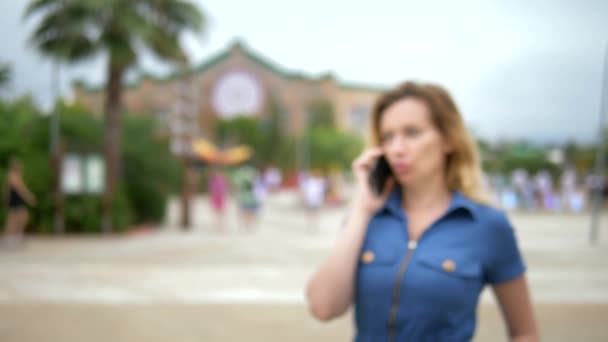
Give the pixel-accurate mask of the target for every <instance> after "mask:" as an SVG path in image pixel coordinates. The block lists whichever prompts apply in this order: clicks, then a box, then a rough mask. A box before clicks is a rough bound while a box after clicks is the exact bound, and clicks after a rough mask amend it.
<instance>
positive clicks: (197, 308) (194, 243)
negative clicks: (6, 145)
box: [0, 194, 608, 342]
mask: <svg viewBox="0 0 608 342" xmlns="http://www.w3.org/2000/svg"><path fill="white" fill-rule="evenodd" d="M195 212H196V217H195V228H194V229H193V230H192V231H190V232H187V233H184V232H181V231H180V230H178V229H177V228H176V227H175V224H174V222H176V217H175V215H176V213H177V210H176V208H175V205H172V207H171V210H170V215H169V217H168V222H167V223H166V226H165V227H164V228H162V229H160V230H159V231H157V232H154V233H151V234H138V235H129V236H122V237H104V238H99V237H64V238H60V239H57V238H48V237H46V238H43V237H38V238H32V239H31V240H30V241H29V243H28V246H27V248H26V249H25V250H23V251H19V252H10V253H9V252H6V251H4V252H0V341H3V342H4V341H15V342H17V341H19V342H27V341H94V342H95V341H240V340H245V339H246V340H247V341H260V342H261V341H345V340H348V339H349V338H350V337H351V336H352V324H351V317H350V316H345V317H344V318H342V319H340V320H337V321H335V322H332V323H330V324H320V323H317V322H315V321H314V320H312V319H311V318H310V317H309V315H308V314H307V312H306V307H305V305H304V299H303V287H304V285H305V283H306V280H307V278H308V277H309V275H310V273H311V272H312V270H313V269H314V267H315V266H316V265H317V264H318V262H320V260H321V259H322V258H323V257H324V256H325V255H326V253H327V251H328V249H329V248H330V247H331V245H332V243H333V240H334V239H335V236H336V230H337V227H339V224H340V221H341V219H342V217H343V215H344V211H343V210H342V209H330V210H326V211H325V212H324V213H323V215H322V216H321V217H320V220H319V232H318V233H316V234H311V233H310V231H311V227H310V226H309V224H308V221H307V220H306V217H305V216H304V213H303V212H302V211H301V210H299V209H298V207H297V206H296V201H295V199H294V198H293V197H292V196H290V195H289V194H285V195H282V196H277V197H274V198H272V199H270V201H269V203H268V204H267V206H266V208H265V211H263V212H262V216H261V218H260V222H259V224H258V227H257V230H256V231H254V232H252V233H245V232H242V231H240V232H239V231H238V229H237V227H238V221H237V220H236V219H235V215H234V214H235V213H234V208H233V207H230V211H229V213H228V214H229V215H230V217H231V219H230V220H229V225H228V226H229V227H228V229H227V231H226V232H224V233H219V232H216V231H214V230H213V229H212V228H211V226H212V224H211V222H212V219H211V216H210V215H209V211H208V207H207V205H206V202H205V201H204V200H203V199H201V200H200V201H199V202H198V203H197V205H196V209H195ZM511 217H512V219H513V222H514V224H515V226H516V227H517V228H518V235H519V239H520V243H521V246H522V249H523V251H524V254H525V257H526V260H527V263H528V265H529V269H530V272H529V278H530V283H531V287H532V293H533V297H534V301H535V308H536V310H537V315H538V317H539V321H540V325H541V329H542V333H543V337H544V340H546V341H573V340H576V341H606V340H608V326H606V318H607V317H608V272H607V271H608V229H605V228H604V229H603V230H602V231H601V232H600V237H601V240H600V242H599V244H598V245H597V246H595V247H589V245H588V242H587V236H588V234H587V233H588V225H589V218H588V217H587V216H584V215H566V214H562V215H551V214H513V215H511ZM603 222H608V217H604V219H603ZM606 225H608V223H607V224H606ZM479 318H480V320H479V325H478V330H477V337H476V340H477V341H496V340H504V333H503V330H504V327H503V324H502V320H501V319H500V315H499V313H498V311H497V309H496V306H495V304H494V301H493V299H492V296H491V295H490V293H489V292H488V293H484V296H483V300H482V305H481V307H480V311H479Z"/></svg>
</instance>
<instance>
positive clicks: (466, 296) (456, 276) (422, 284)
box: [411, 253, 483, 309]
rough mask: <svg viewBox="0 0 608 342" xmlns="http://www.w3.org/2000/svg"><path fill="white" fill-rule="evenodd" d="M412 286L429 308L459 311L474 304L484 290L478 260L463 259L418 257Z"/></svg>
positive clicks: (443, 255) (454, 257) (437, 256)
mask: <svg viewBox="0 0 608 342" xmlns="http://www.w3.org/2000/svg"><path fill="white" fill-rule="evenodd" d="M416 259H417V265H416V266H417V267H416V269H417V271H418V272H415V276H414V277H412V278H414V279H412V280H411V281H412V282H413V287H414V288H416V289H418V290H419V291H421V293H420V297H421V298H424V300H425V301H426V302H427V303H429V305H430V306H431V307H444V308H460V309H462V308H463V307H470V306H471V305H473V304H474V303H475V302H476V301H477V298H478V296H479V293H480V291H481V289H482V288H483V271H482V264H481V261H480V260H476V259H473V258H471V257H465V256H457V255H455V256H451V255H450V254H447V253H446V254H443V253H442V254H441V255H418V256H417V257H416Z"/></svg>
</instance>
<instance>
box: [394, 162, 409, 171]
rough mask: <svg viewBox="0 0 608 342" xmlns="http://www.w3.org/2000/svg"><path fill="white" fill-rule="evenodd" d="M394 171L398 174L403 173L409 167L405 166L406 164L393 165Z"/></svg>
mask: <svg viewBox="0 0 608 342" xmlns="http://www.w3.org/2000/svg"><path fill="white" fill-rule="evenodd" d="M393 169H394V170H395V172H397V173H402V172H405V171H407V170H408V169H409V165H407V164H404V163H395V164H393Z"/></svg>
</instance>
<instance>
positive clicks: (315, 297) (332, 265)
mask: <svg viewBox="0 0 608 342" xmlns="http://www.w3.org/2000/svg"><path fill="white" fill-rule="evenodd" d="M381 154H382V151H381V150H380V149H378V148H375V149H369V150H366V151H364V152H363V153H362V154H361V156H359V158H357V160H355V161H354V162H353V166H352V168H353V173H354V175H355V178H356V183H357V191H356V195H355V196H354V199H353V202H352V206H351V212H350V215H349V217H348V219H347V221H346V225H345V227H344V230H343V232H342V234H341V235H340V238H339V240H338V241H337V242H336V245H335V246H334V248H333V250H332V251H331V253H330V254H329V256H328V257H327V259H326V260H325V261H324V262H323V263H322V264H321V266H319V268H318V269H317V271H316V272H315V273H314V274H313V276H312V278H311V279H310V281H309V283H308V286H307V288H306V297H307V299H308V304H309V308H310V311H311V313H312V314H313V316H314V317H315V318H317V319H319V320H321V321H328V320H330V319H332V318H335V317H338V316H340V315H342V314H343V313H344V312H346V310H347V309H348V307H349V306H350V304H351V303H352V301H353V293H354V283H355V273H356V270H357V263H358V259H359V252H360V250H361V245H362V244H363V240H364V238H365V234H366V232H367V226H368V224H369V221H370V219H371V217H372V216H373V214H374V213H375V212H376V211H377V210H378V209H379V208H380V207H381V206H382V205H383V204H384V202H386V200H387V198H388V196H389V194H390V192H391V190H392V189H393V187H394V180H390V181H388V182H387V183H386V185H385V188H384V192H383V194H382V195H380V196H378V195H376V194H374V193H373V192H372V191H371V189H370V188H369V185H368V182H367V179H368V175H369V171H370V169H371V167H372V166H373V163H374V161H375V160H376V159H377V158H378V157H379V156H380V155H381Z"/></svg>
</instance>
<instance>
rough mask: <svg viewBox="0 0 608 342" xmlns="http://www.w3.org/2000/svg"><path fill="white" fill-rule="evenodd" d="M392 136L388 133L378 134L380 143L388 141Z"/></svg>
mask: <svg viewBox="0 0 608 342" xmlns="http://www.w3.org/2000/svg"><path fill="white" fill-rule="evenodd" d="M392 137H393V135H392V134H390V133H387V134H382V135H381V136H380V143H382V144H384V143H387V142H388V141H390V140H391V138H392Z"/></svg>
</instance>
